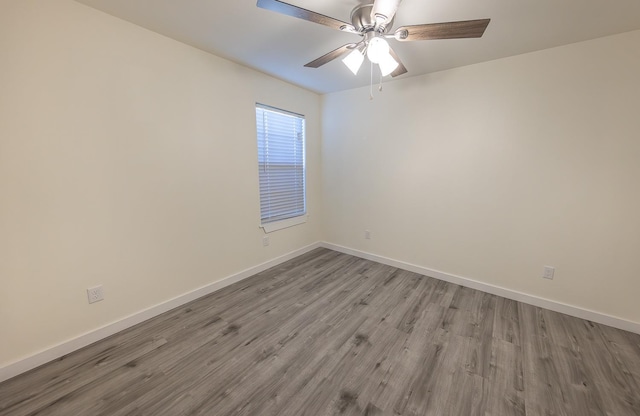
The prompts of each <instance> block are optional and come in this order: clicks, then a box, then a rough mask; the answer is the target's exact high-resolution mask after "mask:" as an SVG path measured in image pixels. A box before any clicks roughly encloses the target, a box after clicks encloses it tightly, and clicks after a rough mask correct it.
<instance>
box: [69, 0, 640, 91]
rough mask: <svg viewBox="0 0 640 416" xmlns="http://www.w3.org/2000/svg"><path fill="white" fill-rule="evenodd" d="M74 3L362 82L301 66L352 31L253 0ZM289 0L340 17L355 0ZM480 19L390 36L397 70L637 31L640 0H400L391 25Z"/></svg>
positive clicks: (268, 67) (322, 86) (291, 75)
mask: <svg viewBox="0 0 640 416" xmlns="http://www.w3.org/2000/svg"><path fill="white" fill-rule="evenodd" d="M77 1H79V2H80V3H84V4H87V5H89V6H92V7H95V8H97V9H100V10H102V11H105V12H107V13H109V14H112V15H114V16H117V17H119V18H122V19H125V20H128V21H130V22H132V23H135V24H137V25H139V26H142V27H145V28H148V29H150V30H153V31H155V32H158V33H161V34H163V35H165V36H168V37H171V38H173V39H176V40H179V41H181V42H184V43H187V44H189V45H192V46H195V47H197V48H199V49H202V50H205V51H209V52H211V53H213V54H215V55H218V56H221V57H224V58H227V59H230V60H232V61H235V62H238V63H241V64H243V65H246V66H248V67H251V68H254V69H257V70H259V71H262V72H265V73H267V74H270V75H273V76H275V77H278V78H281V79H283V80H286V81H288V82H291V83H293V84H297V85H300V86H302V87H305V88H308V89H310V90H312V91H316V92H318V93H328V92H333V91H339V90H344V89H349V88H355V87H359V86H364V85H368V84H369V78H370V71H369V70H368V69H369V68H368V67H366V66H365V65H363V68H362V69H361V70H360V73H359V74H358V76H353V74H352V73H351V72H349V70H348V69H347V68H346V67H345V66H344V65H343V64H342V62H341V61H340V60H339V59H337V60H335V61H333V62H330V63H329V64H327V65H324V66H322V67H320V68H318V69H313V68H305V67H303V65H304V64H306V63H307V62H309V61H311V60H313V59H315V58H317V57H319V56H321V55H324V54H325V53H327V52H329V51H331V50H333V49H335V48H337V47H339V46H341V45H343V44H345V43H350V42H353V41H357V40H359V39H360V37H359V36H357V35H353V34H349V33H344V32H340V31H337V30H333V29H330V28H328V27H325V26H321V25H318V24H315V23H311V22H307V21H303V20H300V19H296V18H293V17H289V16H283V15H280V14H277V13H274V12H271V11H268V10H264V9H260V8H258V7H256V0H77ZM363 1H365V2H367V1H366V0H363ZM288 2H289V3H291V4H294V5H296V6H299V7H303V8H305V9H309V10H313V11H315V12H318V13H321V14H324V15H327V16H331V17H334V18H336V19H339V20H343V21H347V22H349V21H350V19H349V16H350V13H351V10H352V9H353V7H354V6H356V5H357V4H359V3H360V1H358V0H289V1H288ZM481 18H491V23H490V24H489V27H488V28H487V31H486V32H485V34H484V36H483V37H482V38H479V39H454V40H436V41H433V40H431V41H416V42H402V43H401V42H392V47H393V48H394V50H395V51H396V52H397V54H398V55H399V56H400V58H401V59H402V61H403V63H404V65H405V66H406V67H407V69H408V70H409V72H408V73H407V74H405V75H402V76H400V77H399V78H404V77H410V76H416V75H421V74H426V73H430V72H436V71H441V70H444V69H449V68H454V67H459V66H464V65H469V64H473V63H478V62H484V61H489V60H493V59H497V58H503V57H507V56H512V55H518V54H522V53H526V52H532V51H536V50H541V49H546V48H551V47H554V46H560V45H566V44H569V43H574V42H579V41H583V40H589V39H594V38H598V37H601V36H606V35H612V34H617V33H622V32H628V31H631V30H637V29H640V1H639V0H614V1H606V0H483V1H478V0H457V1H451V0H403V2H402V4H401V5H400V9H399V10H398V13H397V14H396V18H395V27H398V26H405V25H414V24H422V23H436V22H447V21H455V20H471V19H481ZM638 47H640V45H638ZM377 78H378V80H379V77H377ZM374 82H376V81H374Z"/></svg>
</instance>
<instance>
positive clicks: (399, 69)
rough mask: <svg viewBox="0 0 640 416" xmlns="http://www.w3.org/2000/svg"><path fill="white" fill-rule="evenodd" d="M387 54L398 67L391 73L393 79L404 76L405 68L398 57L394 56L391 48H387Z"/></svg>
mask: <svg viewBox="0 0 640 416" xmlns="http://www.w3.org/2000/svg"><path fill="white" fill-rule="evenodd" d="M389 54H390V55H391V56H392V57H393V59H395V60H396V62H397V63H398V67H397V68H396V69H394V70H393V72H392V73H391V76H392V77H394V78H395V77H397V76H398V75H402V74H406V73H407V68H405V67H404V65H403V64H402V61H401V60H400V58H399V57H398V55H396V53H395V52H394V50H393V49H392V48H389Z"/></svg>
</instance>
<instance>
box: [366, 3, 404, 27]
mask: <svg viewBox="0 0 640 416" xmlns="http://www.w3.org/2000/svg"><path fill="white" fill-rule="evenodd" d="M401 1H402V0H375V1H374V2H373V7H372V8H371V20H372V21H373V22H376V24H385V23H386V22H390V21H391V19H393V16H395V15H396V11H398V6H400V2H401Z"/></svg>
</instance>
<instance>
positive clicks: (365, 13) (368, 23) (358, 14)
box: [351, 4, 395, 33]
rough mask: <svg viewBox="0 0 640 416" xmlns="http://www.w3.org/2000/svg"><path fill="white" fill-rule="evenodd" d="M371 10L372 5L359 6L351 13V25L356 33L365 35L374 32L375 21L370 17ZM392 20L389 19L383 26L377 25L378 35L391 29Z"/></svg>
mask: <svg viewBox="0 0 640 416" xmlns="http://www.w3.org/2000/svg"><path fill="white" fill-rule="evenodd" d="M372 10H373V4H361V5H358V6H356V7H355V8H354V9H353V10H352V11H351V24H352V25H353V27H355V28H356V30H357V31H358V32H360V33H367V32H371V31H373V30H376V21H375V20H374V19H373V18H372V17H371V11H372ZM394 19H395V16H394ZM394 19H391V21H390V22H388V23H387V24H385V25H384V26H380V25H378V29H377V30H378V31H379V32H380V33H388V32H389V30H391V28H392V27H393V20H394Z"/></svg>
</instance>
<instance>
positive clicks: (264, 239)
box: [262, 235, 269, 247]
mask: <svg viewBox="0 0 640 416" xmlns="http://www.w3.org/2000/svg"><path fill="white" fill-rule="evenodd" d="M262 245H263V246H264V247H266V246H268V245H269V236H268V235H265V236H264V237H262Z"/></svg>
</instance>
